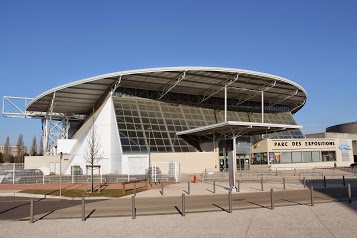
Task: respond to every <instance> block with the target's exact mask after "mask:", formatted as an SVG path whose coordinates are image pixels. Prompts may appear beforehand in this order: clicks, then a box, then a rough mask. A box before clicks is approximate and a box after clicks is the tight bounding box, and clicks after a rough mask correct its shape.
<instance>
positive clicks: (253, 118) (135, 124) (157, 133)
mask: <svg viewBox="0 0 357 238" xmlns="http://www.w3.org/2000/svg"><path fill="white" fill-rule="evenodd" d="M113 103H114V108H115V113H116V119H117V123H118V130H119V136H120V141H121V144H122V149H123V152H124V153H147V152H148V151H151V152H194V151H197V149H196V148H195V147H193V146H192V145H190V144H188V143H187V142H186V141H185V140H183V139H181V138H179V137H178V136H176V132H179V131H184V130H188V129H193V128H196V127H201V126H206V125H211V124H214V123H218V122H223V121H224V111H223V110H215V109H210V108H203V107H194V106H188V105H182V104H173V103H165V102H161V101H155V100H150V99H145V98H138V97H128V96H113ZM227 117H228V120H230V121H242V122H261V114H260V113H252V112H236V111H228V112H227ZM264 120H265V122H266V123H276V124H292V125H296V122H295V120H294V118H293V116H292V114H291V113H290V112H284V113H265V118H264ZM268 136H269V137H271V138H304V135H303V133H302V132H301V131H300V130H295V131H287V132H284V133H283V132H278V133H273V134H268Z"/></svg>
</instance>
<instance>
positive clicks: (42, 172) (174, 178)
mask: <svg viewBox="0 0 357 238" xmlns="http://www.w3.org/2000/svg"><path fill="white" fill-rule="evenodd" d="M48 171H50V170H49V168H46V167H41V168H38V169H25V166H24V164H19V163H1V164H0V184H40V183H41V184H46V183H59V182H60V181H62V183H87V182H91V180H92V177H91V175H90V173H91V171H90V170H88V174H85V173H84V174H83V172H81V171H80V170H77V171H75V170H74V171H73V173H72V174H70V175H65V174H59V173H58V174H55V173H53V172H48ZM137 180H147V181H149V180H150V181H152V182H161V181H165V182H180V181H181V174H180V164H179V163H175V162H160V163H153V164H152V166H151V167H150V168H147V169H146V170H143V171H141V172H140V173H132V174H119V173H110V174H98V172H97V171H96V172H95V174H94V175H93V181H94V182H95V183H123V182H130V181H137Z"/></svg>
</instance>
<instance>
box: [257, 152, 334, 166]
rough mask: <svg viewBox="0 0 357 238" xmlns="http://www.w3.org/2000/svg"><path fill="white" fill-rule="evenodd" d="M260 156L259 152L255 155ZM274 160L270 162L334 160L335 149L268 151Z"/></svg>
mask: <svg viewBox="0 0 357 238" xmlns="http://www.w3.org/2000/svg"><path fill="white" fill-rule="evenodd" d="M258 154H259V156H260V153H256V154H255V155H258ZM270 154H272V156H271V157H272V158H274V162H271V161H270V162H271V163H282V164H290V163H310V162H325V161H336V151H294V152H281V153H279V152H275V153H274V152H270Z"/></svg>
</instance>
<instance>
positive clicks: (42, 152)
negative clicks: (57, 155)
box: [38, 136, 44, 156]
mask: <svg viewBox="0 0 357 238" xmlns="http://www.w3.org/2000/svg"><path fill="white" fill-rule="evenodd" d="M38 153H39V155H41V156H42V155H44V151H43V138H42V136H41V140H40V145H39V150H38Z"/></svg>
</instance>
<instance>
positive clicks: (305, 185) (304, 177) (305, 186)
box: [304, 177, 306, 188]
mask: <svg viewBox="0 0 357 238" xmlns="http://www.w3.org/2000/svg"><path fill="white" fill-rule="evenodd" d="M304 188H306V179H305V177H304Z"/></svg>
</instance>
